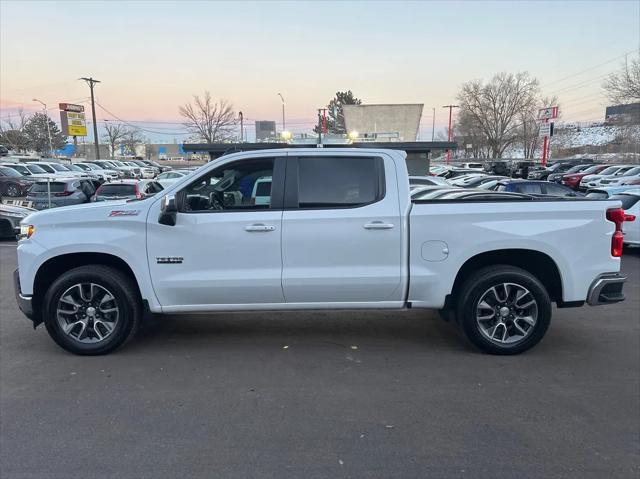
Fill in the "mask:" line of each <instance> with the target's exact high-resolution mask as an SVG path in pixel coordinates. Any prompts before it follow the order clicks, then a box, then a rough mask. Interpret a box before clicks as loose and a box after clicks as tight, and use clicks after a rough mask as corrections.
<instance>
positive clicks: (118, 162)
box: [111, 161, 127, 166]
mask: <svg viewBox="0 0 640 479" xmlns="http://www.w3.org/2000/svg"><path fill="white" fill-rule="evenodd" d="M111 163H113V164H114V165H116V166H127V165H125V164H124V163H122V162H121V161H112V162H111Z"/></svg>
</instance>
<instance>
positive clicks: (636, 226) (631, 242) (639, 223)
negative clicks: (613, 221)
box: [611, 188, 640, 246]
mask: <svg viewBox="0 0 640 479" xmlns="http://www.w3.org/2000/svg"><path fill="white" fill-rule="evenodd" d="M611 199H612V200H620V201H621V202H622V209H623V210H624V212H625V214H627V215H629V217H627V218H626V221H625V222H624V223H623V224H622V234H624V244H625V245H628V246H640V188H636V189H633V190H628V191H625V192H624V193H617V194H615V195H613V196H612V197H611ZM631 216H633V217H634V219H635V221H634V220H632V219H631Z"/></svg>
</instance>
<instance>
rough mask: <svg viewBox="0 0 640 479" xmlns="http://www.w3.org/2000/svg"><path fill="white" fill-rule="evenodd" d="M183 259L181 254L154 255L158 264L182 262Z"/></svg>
mask: <svg viewBox="0 0 640 479" xmlns="http://www.w3.org/2000/svg"><path fill="white" fill-rule="evenodd" d="M183 260H184V258H183V257H182V256H156V263H158V264H182V261H183Z"/></svg>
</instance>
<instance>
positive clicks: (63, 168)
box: [50, 163, 69, 171]
mask: <svg viewBox="0 0 640 479" xmlns="http://www.w3.org/2000/svg"><path fill="white" fill-rule="evenodd" d="M50 166H51V168H53V169H54V170H56V171H69V169H68V168H66V167H64V166H62V165H58V164H55V163H52V164H51V165H50Z"/></svg>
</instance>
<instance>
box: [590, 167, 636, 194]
mask: <svg viewBox="0 0 640 479" xmlns="http://www.w3.org/2000/svg"><path fill="white" fill-rule="evenodd" d="M633 167H634V165H612V166H610V167H609V168H605V169H604V170H602V171H601V172H600V173H598V174H597V175H586V176H584V177H583V178H582V180H580V187H579V189H580V190H587V189H590V188H596V187H598V186H601V185H600V182H601V181H602V180H603V179H608V178H614V177H617V176H622V175H624V174H625V173H626V172H627V171H629V170H630V169H631V168H633Z"/></svg>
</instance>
